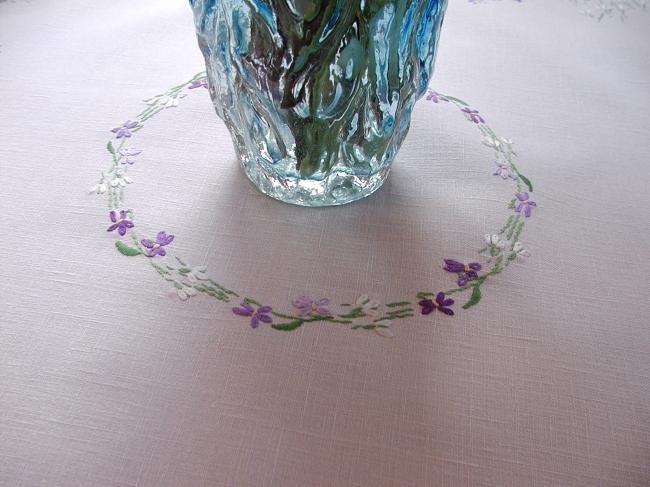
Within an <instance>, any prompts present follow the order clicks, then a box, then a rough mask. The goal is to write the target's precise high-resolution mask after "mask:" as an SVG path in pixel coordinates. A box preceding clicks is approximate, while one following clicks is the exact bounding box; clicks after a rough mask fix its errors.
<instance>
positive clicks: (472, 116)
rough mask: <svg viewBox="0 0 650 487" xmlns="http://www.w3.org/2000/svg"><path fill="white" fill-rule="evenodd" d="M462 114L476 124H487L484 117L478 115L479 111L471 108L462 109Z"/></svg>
mask: <svg viewBox="0 0 650 487" xmlns="http://www.w3.org/2000/svg"><path fill="white" fill-rule="evenodd" d="M461 111H462V112H465V113H466V114H467V116H468V117H469V118H470V120H471V121H472V122H474V123H485V120H483V117H481V116H480V115H479V114H478V110H473V109H471V108H470V107H465V108H461Z"/></svg>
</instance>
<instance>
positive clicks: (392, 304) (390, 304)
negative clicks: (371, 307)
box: [386, 301, 411, 308]
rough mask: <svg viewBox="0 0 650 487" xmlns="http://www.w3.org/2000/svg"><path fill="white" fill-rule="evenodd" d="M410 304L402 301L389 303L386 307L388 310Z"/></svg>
mask: <svg viewBox="0 0 650 487" xmlns="http://www.w3.org/2000/svg"><path fill="white" fill-rule="evenodd" d="M409 304H411V303H409V302H408V301H401V302H399V303H388V304H387V305H386V307H387V308H396V307H397V306H408V305H409Z"/></svg>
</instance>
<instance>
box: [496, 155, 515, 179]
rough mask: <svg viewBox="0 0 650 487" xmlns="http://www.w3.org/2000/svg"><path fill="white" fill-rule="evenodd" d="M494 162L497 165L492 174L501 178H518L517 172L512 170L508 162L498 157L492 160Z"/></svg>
mask: <svg viewBox="0 0 650 487" xmlns="http://www.w3.org/2000/svg"><path fill="white" fill-rule="evenodd" d="M494 164H496V166H497V169H496V171H494V173H493V175H494V176H501V177H502V178H503V179H508V178H510V179H517V178H518V176H517V174H515V172H514V171H513V170H512V166H511V165H510V163H509V162H507V161H502V160H500V159H498V160H496V161H494Z"/></svg>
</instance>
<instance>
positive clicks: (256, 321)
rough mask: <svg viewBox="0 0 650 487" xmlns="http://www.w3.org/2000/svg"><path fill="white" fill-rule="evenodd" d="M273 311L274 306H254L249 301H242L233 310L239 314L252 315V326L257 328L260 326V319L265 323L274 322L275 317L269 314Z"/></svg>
mask: <svg viewBox="0 0 650 487" xmlns="http://www.w3.org/2000/svg"><path fill="white" fill-rule="evenodd" d="M271 311H273V308H271V307H270V306H260V307H259V308H257V310H256V309H255V308H253V307H252V306H251V305H250V304H248V303H242V304H240V305H239V306H237V307H235V308H233V309H232V312H233V313H235V314H236V315H239V316H250V317H251V327H253V328H257V327H258V326H260V321H262V322H264V323H273V318H271V317H270V316H269V313H270V312H271Z"/></svg>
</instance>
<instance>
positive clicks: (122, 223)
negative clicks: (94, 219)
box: [106, 210, 135, 236]
mask: <svg viewBox="0 0 650 487" xmlns="http://www.w3.org/2000/svg"><path fill="white" fill-rule="evenodd" d="M108 215H109V217H110V219H111V221H112V222H113V224H112V225H111V226H110V227H108V228H107V229H106V231H107V232H112V231H113V230H115V229H117V233H119V234H120V235H121V236H124V235H125V234H126V230H127V229H128V228H133V227H134V226H135V225H133V222H132V221H131V220H128V219H127V216H128V215H127V212H126V211H124V210H120V217H119V218H118V217H117V213H115V210H111V212H110V213H109V214H108Z"/></svg>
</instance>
